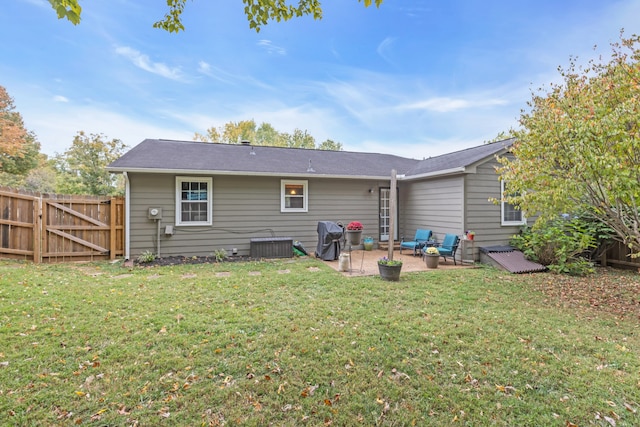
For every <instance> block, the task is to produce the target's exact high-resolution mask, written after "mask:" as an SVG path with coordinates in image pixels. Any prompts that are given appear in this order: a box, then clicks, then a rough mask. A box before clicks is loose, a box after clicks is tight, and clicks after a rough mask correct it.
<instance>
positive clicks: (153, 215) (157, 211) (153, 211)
mask: <svg viewBox="0 0 640 427" xmlns="http://www.w3.org/2000/svg"><path fill="white" fill-rule="evenodd" d="M149 219H162V208H149Z"/></svg>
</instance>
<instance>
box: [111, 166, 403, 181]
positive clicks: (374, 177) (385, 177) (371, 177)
mask: <svg viewBox="0 0 640 427" xmlns="http://www.w3.org/2000/svg"><path fill="white" fill-rule="evenodd" d="M107 171H109V172H112V173H123V174H125V173H127V172H129V173H158V174H177V175H224V176H270V177H278V178H282V177H286V178H335V179H363V180H389V179H391V177H390V176H391V175H390V174H389V175H330V174H321V173H309V172H306V173H291V172H288V173H282V172H249V171H219V170H196V169H150V168H133V169H126V170H125V169H122V168H107ZM400 176H404V175H400Z"/></svg>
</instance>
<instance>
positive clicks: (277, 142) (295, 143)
mask: <svg viewBox="0 0 640 427" xmlns="http://www.w3.org/2000/svg"><path fill="white" fill-rule="evenodd" d="M193 139H194V141H201V142H214V143H222V144H238V143H240V142H241V141H249V142H250V143H251V144H252V145H267V146H271V147H289V148H307V149H318V150H335V151H341V150H342V144H341V143H339V142H335V141H332V140H330V139H327V140H326V141H324V142H323V143H322V144H318V145H317V146H316V142H315V141H316V140H315V138H314V137H313V136H312V135H310V134H309V133H308V132H307V131H306V130H301V129H294V131H293V134H290V133H287V132H278V131H277V130H276V129H275V128H274V127H273V126H272V125H271V124H270V123H264V122H263V123H262V124H260V126H258V127H256V122H255V121H254V120H253V119H252V120H241V121H239V122H228V123H225V125H224V126H221V127H218V128H216V127H213V126H212V127H210V128H209V129H207V133H206V134H205V135H203V134H200V133H197V132H196V133H195V135H194V137H193Z"/></svg>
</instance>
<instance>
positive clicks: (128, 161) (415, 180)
mask: <svg viewBox="0 0 640 427" xmlns="http://www.w3.org/2000/svg"><path fill="white" fill-rule="evenodd" d="M512 143H513V140H505V141H500V142H494V143H491V144H483V145H480V146H477V147H473V148H469V149H466V150H461V151H457V152H454V153H450V154H445V155H441V156H437V157H431V158H428V159H424V160H416V159H409V158H404V157H399V156H394V155H389V154H377V153H359V152H348V151H323V150H308V149H297V148H281V147H267V146H253V145H251V144H250V143H243V144H232V145H227V144H211V143H202V142H194V141H172V140H163V139H147V140H144V141H143V142H141V143H140V144H139V145H137V146H135V147H134V148H132V149H131V150H130V151H128V152H127V153H126V154H124V155H123V156H122V157H121V158H119V159H118V160H116V161H115V162H113V163H111V164H110V165H109V166H108V168H107V169H108V170H109V171H110V172H113V173H122V174H124V177H125V183H126V208H127V212H126V235H125V257H126V258H131V257H136V256H138V255H139V254H141V253H142V252H144V251H152V252H155V253H157V254H160V255H161V256H176V255H183V256H210V255H212V254H213V253H214V252H215V251H216V250H219V249H225V250H226V251H227V252H228V253H230V254H231V253H237V254H239V255H249V251H250V241H251V239H256V240H257V239H259V238H268V237H272V236H286V237H291V238H292V239H293V240H297V241H300V242H301V243H302V244H303V245H304V246H305V247H306V248H307V249H308V250H310V251H313V249H315V246H316V243H317V239H318V235H317V224H318V222H319V221H333V222H341V223H343V224H345V225H346V224H347V223H348V222H350V221H353V220H357V221H360V222H362V223H363V225H364V234H363V236H371V237H374V239H376V241H388V238H389V205H390V203H389V196H390V181H391V171H392V170H395V171H396V174H397V198H398V200H397V208H398V209H397V210H398V212H397V217H396V218H397V219H396V221H395V224H396V228H397V230H396V231H395V233H394V236H402V235H406V236H413V234H414V233H415V230H416V229H417V228H429V229H431V230H433V231H434V234H435V236H436V238H437V239H439V240H441V239H442V238H443V236H444V234H445V233H456V234H462V233H463V232H464V230H474V231H475V232H476V242H475V243H474V245H475V251H474V253H473V255H472V254H471V251H472V248H471V247H470V246H469V247H466V246H465V247H463V248H462V249H460V250H459V257H463V258H465V259H469V258H470V257H472V256H473V257H474V258H477V251H478V246H479V245H496V244H505V243H507V242H508V240H509V237H510V236H512V235H513V234H515V233H516V232H517V231H518V230H519V226H520V225H522V224H523V223H524V219H523V218H522V215H521V213H520V211H517V210H515V209H513V207H511V206H508V205H504V206H501V205H496V204H494V203H492V202H491V201H490V199H491V198H499V197H500V194H501V191H502V188H501V181H500V180H499V179H498V175H497V174H496V172H495V167H496V166H497V161H496V159H495V157H496V155H503V154H505V153H508V149H509V146H510V145H511V144H512ZM467 246H468V245H467Z"/></svg>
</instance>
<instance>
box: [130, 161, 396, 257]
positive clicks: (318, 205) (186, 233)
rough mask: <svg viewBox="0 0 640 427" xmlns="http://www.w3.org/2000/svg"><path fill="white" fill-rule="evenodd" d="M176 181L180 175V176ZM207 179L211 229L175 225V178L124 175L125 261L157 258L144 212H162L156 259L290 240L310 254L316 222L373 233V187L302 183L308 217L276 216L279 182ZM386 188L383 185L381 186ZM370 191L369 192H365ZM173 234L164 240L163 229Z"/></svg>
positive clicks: (242, 250) (153, 229) (153, 231)
mask: <svg viewBox="0 0 640 427" xmlns="http://www.w3.org/2000/svg"><path fill="white" fill-rule="evenodd" d="M180 176H186V175H184V174H180ZM212 178H213V224H212V225H211V226H203V227H193V226H176V225H175V197H176V195H175V191H176V190H175V187H176V181H175V175H171V174H142V173H129V180H130V191H131V193H130V239H131V240H130V256H131V257H136V256H137V255H139V254H140V253H142V252H144V251H145V250H149V251H152V252H155V253H158V250H157V230H158V229H157V223H156V222H155V221H154V220H150V219H148V217H147V213H148V209H149V208H150V207H160V208H162V210H163V212H162V220H160V251H159V252H160V255H161V256H178V255H182V256H210V255H212V254H213V252H214V251H215V250H217V249H221V248H223V249H225V250H226V251H227V252H228V253H229V254H231V251H232V248H237V249H238V254H239V255H249V241H250V239H251V238H255V237H271V236H279V237H291V238H292V239H293V240H298V241H300V242H302V244H303V245H304V247H305V248H306V249H307V251H308V252H309V253H314V252H315V249H316V245H317V241H318V234H317V231H316V230H317V225H318V222H319V221H334V222H342V223H343V224H345V225H346V224H347V223H349V222H350V221H354V220H355V221H360V222H362V223H363V225H364V233H363V236H364V235H371V236H377V234H378V231H377V230H378V190H377V189H378V185H379V183H378V182H372V181H367V180H348V179H321V178H312V179H308V182H309V186H308V203H309V209H308V212H304V213H281V212H280V178H278V177H255V176H216V175H212ZM387 186H388V184H387ZM369 189H372V190H373V191H372V192H369ZM167 225H172V226H173V227H174V234H173V235H172V236H165V234H164V229H165V226H167Z"/></svg>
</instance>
